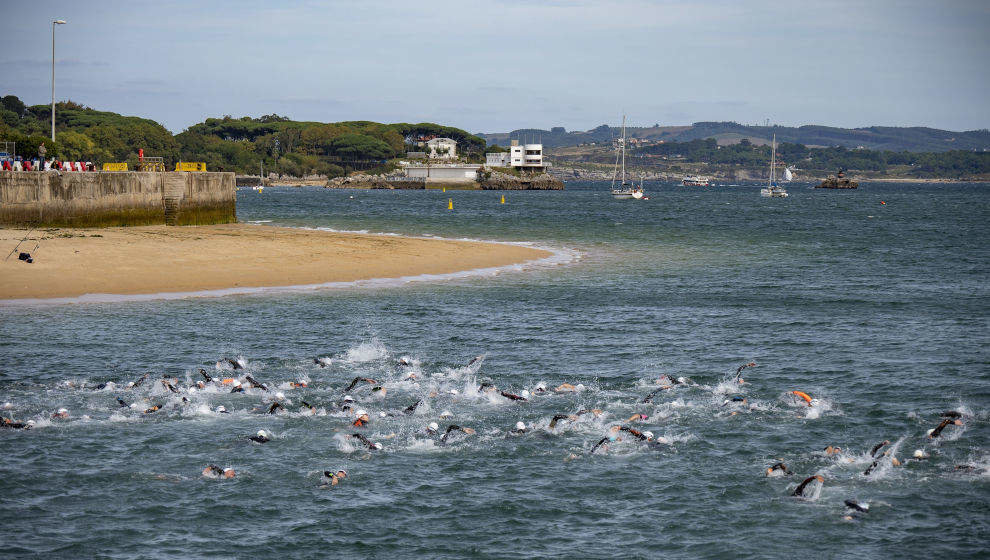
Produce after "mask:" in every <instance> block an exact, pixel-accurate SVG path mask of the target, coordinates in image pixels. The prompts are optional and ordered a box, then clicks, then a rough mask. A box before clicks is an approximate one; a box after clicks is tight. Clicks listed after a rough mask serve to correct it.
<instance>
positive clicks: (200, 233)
mask: <svg viewBox="0 0 990 560" xmlns="http://www.w3.org/2000/svg"><path fill="white" fill-rule="evenodd" d="M27 233H28V231H27V230H24V229H0V252H2V255H3V256H4V257H6V256H7V254H8V253H9V252H10V251H11V250H12V249H13V248H14V246H15V245H17V243H18V242H19V241H21V239H22V238H23V237H24V236H25V235H26V234H27ZM39 244H40V246H38V247H37V249H36V248H35V247H36V245H39ZM21 251H24V252H29V253H32V255H33V256H34V262H33V263H30V264H29V263H26V262H23V261H20V260H18V259H17V257H18V255H17V253H14V254H13V255H11V256H10V258H8V259H7V260H5V261H2V262H0V299H21V298H56V297H74V296H81V295H84V294H92V293H109V294H155V293H165V292H190V291H200V290H216V289H224V288H236V287H266V286H294V285H307V284H321V283H326V282H350V281H355V280H368V279H373V278H399V277H404V276H416V275H421V274H445V273H451V272H458V271H464V270H473V269H478V268H488V267H497V266H505V265H511V264H516V263H521V262H525V261H530V260H535V259H540V258H544V257H546V256H549V255H550V253H549V252H547V251H543V250H539V249H531V248H526V247H517V246H512V245H501V244H493V243H480V242H468V241H448V240H439V239H436V240H434V239H414V238H405V237H393V236H381V235H361V234H346V233H332V232H323V231H309V230H301V229H293V228H275V227H263V226H249V225H244V224H229V225H219V226H199V227H167V226H148V227H129V228H107V229H54V228H51V229H41V230H36V231H34V232H32V233H31V234H30V235H29V236H28V239H27V240H26V241H24V242H23V243H21V245H20V247H19V248H18V253H19V252H21Z"/></svg>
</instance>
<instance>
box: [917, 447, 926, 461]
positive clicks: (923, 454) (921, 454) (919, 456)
mask: <svg viewBox="0 0 990 560" xmlns="http://www.w3.org/2000/svg"><path fill="white" fill-rule="evenodd" d="M914 456H915V457H916V458H918V459H924V458H925V457H926V455H925V452H924V451H922V450H920V449H915V450H914Z"/></svg>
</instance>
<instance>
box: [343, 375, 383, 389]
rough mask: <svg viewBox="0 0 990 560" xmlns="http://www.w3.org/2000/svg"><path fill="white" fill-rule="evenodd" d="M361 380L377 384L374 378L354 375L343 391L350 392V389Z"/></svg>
mask: <svg viewBox="0 0 990 560" xmlns="http://www.w3.org/2000/svg"><path fill="white" fill-rule="evenodd" d="M362 381H364V382H365V383H368V384H369V385H377V384H378V382H377V381H375V380H374V379H370V378H368V377H355V378H354V381H351V384H350V385H348V386H347V388H346V389H344V392H345V393H350V392H351V389H353V388H354V387H355V386H356V385H357V384H358V383H360V382H362Z"/></svg>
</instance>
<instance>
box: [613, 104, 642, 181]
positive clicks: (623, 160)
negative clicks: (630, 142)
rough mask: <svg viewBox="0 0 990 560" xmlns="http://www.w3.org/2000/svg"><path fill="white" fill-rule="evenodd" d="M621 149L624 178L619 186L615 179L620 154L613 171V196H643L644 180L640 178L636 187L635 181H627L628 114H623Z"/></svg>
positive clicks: (616, 158)
mask: <svg viewBox="0 0 990 560" xmlns="http://www.w3.org/2000/svg"><path fill="white" fill-rule="evenodd" d="M621 148H622V149H621V151H620V153H621V154H622V156H621V157H622V179H621V181H620V183H619V185H618V186H616V185H615V179H616V178H617V175H618V171H619V156H618V155H616V157H615V170H614V171H613V172H612V198H615V199H628V198H635V199H637V200H639V199H641V198H643V181H642V179H640V182H639V187H636V185H635V184H634V183H631V182H630V183H627V182H626V116H625V115H622V141H621Z"/></svg>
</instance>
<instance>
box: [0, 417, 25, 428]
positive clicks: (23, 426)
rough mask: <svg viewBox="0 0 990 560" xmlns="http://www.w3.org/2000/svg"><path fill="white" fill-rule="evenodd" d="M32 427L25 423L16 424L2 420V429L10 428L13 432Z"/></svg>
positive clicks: (0, 423)
mask: <svg viewBox="0 0 990 560" xmlns="http://www.w3.org/2000/svg"><path fill="white" fill-rule="evenodd" d="M30 427H31V425H30V424H25V423H23V422H14V421H13V420H7V419H6V418H0V428H10V429H11V430H25V429H28V428H30Z"/></svg>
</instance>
